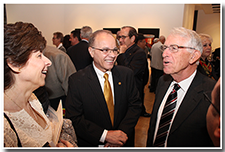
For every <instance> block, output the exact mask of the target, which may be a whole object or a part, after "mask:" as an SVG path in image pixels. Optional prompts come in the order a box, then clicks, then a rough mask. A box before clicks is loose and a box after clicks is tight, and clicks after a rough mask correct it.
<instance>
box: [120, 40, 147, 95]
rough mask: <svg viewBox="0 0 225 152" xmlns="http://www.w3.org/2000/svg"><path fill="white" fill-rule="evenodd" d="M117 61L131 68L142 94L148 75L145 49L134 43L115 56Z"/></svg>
mask: <svg viewBox="0 0 225 152" xmlns="http://www.w3.org/2000/svg"><path fill="white" fill-rule="evenodd" d="M117 63H118V65H123V66H126V67H128V68H130V69H132V70H133V72H134V77H135V82H136V85H137V88H138V91H139V92H140V94H143V91H144V86H145V85H146V83H147V82H148V76H149V75H148V72H149V71H148V63H147V58H146V54H145V51H144V50H143V49H142V48H140V47H139V46H137V45H136V44H134V45H132V46H131V47H130V48H128V49H127V50H126V52H125V53H122V54H120V55H119V56H118V57H117Z"/></svg>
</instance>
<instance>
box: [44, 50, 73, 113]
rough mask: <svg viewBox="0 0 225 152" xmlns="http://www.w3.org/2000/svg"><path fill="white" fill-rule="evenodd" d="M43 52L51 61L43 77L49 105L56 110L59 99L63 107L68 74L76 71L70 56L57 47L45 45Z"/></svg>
mask: <svg viewBox="0 0 225 152" xmlns="http://www.w3.org/2000/svg"><path fill="white" fill-rule="evenodd" d="M43 54H44V55H45V56H46V57H47V58H49V60H50V61H51V62H52V66H50V67H49V68H48V73H47V76H46V79H45V88H46V91H47V92H48V96H49V101H50V105H51V107H52V108H53V109H55V110H57V108H58V105H59V102H60V100H62V104H63V107H64V108H65V102H66V95H67V91H68V79H69V76H70V75H71V74H73V73H75V72H76V68H75V67H74V65H73V62H72V61H71V59H70V57H69V56H68V55H67V54H66V53H65V52H62V51H59V49H57V48H54V47H51V46H46V48H45V49H44V50H43Z"/></svg>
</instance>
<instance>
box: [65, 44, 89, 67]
mask: <svg viewBox="0 0 225 152" xmlns="http://www.w3.org/2000/svg"><path fill="white" fill-rule="evenodd" d="M67 54H68V55H69V57H70V58H71V60H72V62H73V64H74V66H75V68H76V70H77V71H79V70H80V69H83V68H85V67H86V66H88V65H89V64H91V63H92V61H93V59H92V57H91V55H90V54H89V52H88V43H87V42H86V41H83V40H81V41H80V42H79V43H78V44H76V45H74V46H71V47H69V48H68V50H67Z"/></svg>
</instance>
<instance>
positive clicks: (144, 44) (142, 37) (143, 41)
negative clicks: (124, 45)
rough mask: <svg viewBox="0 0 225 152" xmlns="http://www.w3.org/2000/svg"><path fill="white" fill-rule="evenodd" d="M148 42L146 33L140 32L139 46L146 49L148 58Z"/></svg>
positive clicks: (137, 42)
mask: <svg viewBox="0 0 225 152" xmlns="http://www.w3.org/2000/svg"><path fill="white" fill-rule="evenodd" d="M146 43H147V42H146V41H145V37H144V34H142V33H138V37H137V40H136V44H137V46H139V47H140V48H142V49H143V50H144V51H145V53H146V58H148V48H147V47H146Z"/></svg>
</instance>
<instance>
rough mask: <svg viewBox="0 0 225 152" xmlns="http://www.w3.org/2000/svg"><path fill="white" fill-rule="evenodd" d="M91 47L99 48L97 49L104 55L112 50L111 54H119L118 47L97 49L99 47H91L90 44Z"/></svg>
mask: <svg viewBox="0 0 225 152" xmlns="http://www.w3.org/2000/svg"><path fill="white" fill-rule="evenodd" d="M91 48H93V49H96V50H99V51H101V52H102V53H103V54H105V55H106V54H109V53H111V52H113V54H115V55H117V54H119V49H118V48H114V49H109V48H105V49H99V48H96V47H93V46H91Z"/></svg>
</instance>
